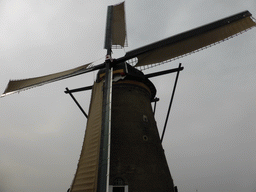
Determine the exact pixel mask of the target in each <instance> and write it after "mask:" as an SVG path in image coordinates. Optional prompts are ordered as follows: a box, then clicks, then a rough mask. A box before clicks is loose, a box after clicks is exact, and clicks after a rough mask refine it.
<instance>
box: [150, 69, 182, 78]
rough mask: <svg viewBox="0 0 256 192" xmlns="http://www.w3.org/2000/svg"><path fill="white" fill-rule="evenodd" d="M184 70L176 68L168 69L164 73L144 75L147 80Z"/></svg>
mask: <svg viewBox="0 0 256 192" xmlns="http://www.w3.org/2000/svg"><path fill="white" fill-rule="evenodd" d="M183 69H184V67H178V68H174V69H169V70H165V71H160V72H156V73H150V74H147V75H145V76H146V77H147V78H151V77H156V76H160V75H165V74H168V73H174V72H178V71H182V70H183Z"/></svg>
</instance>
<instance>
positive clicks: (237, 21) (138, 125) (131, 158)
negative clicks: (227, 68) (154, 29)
mask: <svg viewBox="0 0 256 192" xmlns="http://www.w3.org/2000/svg"><path fill="white" fill-rule="evenodd" d="M250 16H251V14H250V13H249V12H248V11H246V12H242V13H239V14H236V15H234V16H231V17H228V18H225V19H222V20H220V21H216V22H214V23H211V24H208V25H205V26H202V27H199V28H197V29H193V30H191V31H188V32H185V33H182V34H179V35H176V36H173V37H170V38H167V39H164V40H162V41H159V42H156V43H153V44H151V45H148V46H145V47H142V48H139V49H136V50H133V51H130V52H128V53H126V55H125V56H124V57H121V58H118V59H112V58H111V52H112V47H113V46H121V47H123V46H124V45H125V39H126V33H125V31H126V30H125V21H124V4H119V5H115V6H110V7H109V11H108V17H107V18H108V19H107V21H108V22H107V30H106V31H107V32H106V42H105V48H106V49H107V57H106V62H105V63H103V64H101V65H98V66H92V65H90V64H87V65H83V66H81V67H78V68H75V69H71V70H68V71H64V72H61V73H56V74H52V75H46V76H43V77H38V78H32V79H27V80H19V81H11V82H10V83H9V84H8V87H7V89H6V90H5V92H4V95H6V94H9V93H13V92H17V91H20V90H23V89H27V88H30V87H33V86H39V85H43V84H46V83H50V82H53V81H57V80H61V79H64V78H69V77H72V76H76V75H80V74H83V73H87V72H90V71H94V70H98V69H103V68H104V71H101V72H99V75H98V79H97V82H95V84H94V86H93V91H92V99H91V107H90V113H89V116H90V117H89V119H88V123H87V129H86V136H85V140H84V146H83V149H82V153H81V157H80V161H79V165H78V169H77V174H76V176H75V179H74V181H73V184H72V186H71V191H95V190H96V189H97V190H98V191H108V190H112V191H118V190H119V191H122V190H123V191H124V190H125V191H127V190H129V191H174V186H173V182H172V179H171V176H170V172H169V169H168V166H167V163H166V160H165V157H164V153H163V150H162V146H161V142H160V138H159V135H158V132H157V128H156V125H155V120H154V117H153V113H152V109H151V105H150V102H151V101H152V100H153V99H154V96H155V91H154V90H155V88H154V86H153V85H152V84H151V83H150V81H149V80H148V79H147V76H144V75H143V74H141V73H140V72H139V71H137V70H136V69H135V68H133V67H131V66H129V65H128V64H127V63H126V61H128V60H130V59H132V60H133V59H135V60H138V62H137V63H135V64H133V66H134V67H140V66H149V65H155V64H162V63H164V62H169V61H171V60H174V59H175V58H177V57H179V56H182V55H186V54H188V53H191V52H194V51H197V50H200V49H202V48H204V47H206V46H209V45H212V44H214V43H218V42H221V41H223V40H226V39H228V38H229V37H232V36H234V35H236V34H238V33H241V32H243V31H245V30H247V29H249V28H251V27H253V26H255V22H254V21H253V20H252V19H251V18H250ZM130 63H131V64H132V62H130ZM112 78H113V81H114V82H113V84H112ZM102 87H104V92H102ZM120 117H122V118H124V119H125V121H124V120H122V119H120ZM137 118H138V119H137ZM91 139H95V140H91ZM95 148H97V150H95ZM145 157H147V158H145ZM146 165H147V166H146ZM148 167H150V168H148ZM80 171H81V172H80ZM80 176H81V177H80Z"/></svg>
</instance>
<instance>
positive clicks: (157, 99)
mask: <svg viewBox="0 0 256 192" xmlns="http://www.w3.org/2000/svg"><path fill="white" fill-rule="evenodd" d="M159 100H160V99H159V98H157V97H156V98H155V99H154V101H153V102H155V103H154V112H153V114H154V116H155V112H156V103H157V102H158V101H159Z"/></svg>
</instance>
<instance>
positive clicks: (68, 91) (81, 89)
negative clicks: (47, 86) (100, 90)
mask: <svg viewBox="0 0 256 192" xmlns="http://www.w3.org/2000/svg"><path fill="white" fill-rule="evenodd" d="M91 89H92V85H91V86H87V87H81V88H77V89H71V90H70V89H69V90H67V91H64V93H75V92H80V91H87V90H91Z"/></svg>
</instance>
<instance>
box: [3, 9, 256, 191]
mask: <svg viewBox="0 0 256 192" xmlns="http://www.w3.org/2000/svg"><path fill="white" fill-rule="evenodd" d="M119 6H121V5H119ZM119 6H114V7H112V8H109V10H111V9H114V13H113V14H112V15H113V16H116V15H117V14H115V9H118V7H119ZM109 12H111V11H109ZM109 17H111V13H110V14H109ZM108 21H110V23H111V19H109V20H108ZM224 21H225V22H224ZM222 22H224V23H222ZM123 23H124V22H123ZM240 23H241V24H243V26H241V25H240ZM230 25H231V26H232V25H234V26H235V27H238V29H237V31H232V27H231V31H230V33H228V34H225V35H224V36H222V37H218V38H219V39H215V40H213V42H211V41H206V42H202V43H205V44H203V45H201V44H200V45H198V47H197V46H196V45H195V47H193V46H192V47H189V46H188V44H189V45H194V44H193V43H189V42H186V38H187V39H188V40H189V41H190V40H191V41H197V40H198V39H193V38H197V35H198V34H200V33H201V35H202V36H200V35H199V36H198V37H199V39H201V38H203V36H204V35H206V33H207V32H208V31H209V30H210V32H211V30H212V34H208V35H210V37H211V35H213V34H216V33H217V32H216V29H217V30H218V29H220V28H221V29H222V27H223V28H224V29H227V28H229V26H230ZM254 25H255V23H254V22H253V21H252V20H251V19H250V14H249V12H243V13H240V14H237V15H235V16H231V17H229V18H226V19H224V20H221V21H218V22H215V23H212V24H209V25H207V26H204V27H201V28H198V29H195V30H191V31H189V32H186V33H183V34H180V35H177V36H174V37H171V38H168V39H166V40H163V41H160V42H157V43H154V44H151V45H150V46H145V47H142V48H139V49H136V50H134V51H130V52H128V53H127V54H126V55H125V56H124V57H121V58H119V59H116V60H113V61H111V57H110V56H111V50H110V49H111V48H110V44H109V41H106V44H105V45H106V46H105V48H107V50H108V57H107V60H106V63H105V64H102V65H99V66H95V67H92V66H90V65H84V66H81V67H79V68H75V69H72V70H68V71H65V72H62V73H58V74H53V75H49V76H44V77H42V78H34V79H29V80H23V81H22V80H21V81H12V82H10V83H9V86H8V87H7V89H6V91H5V93H4V94H8V93H11V92H13V91H20V90H22V89H27V88H30V87H33V86H38V85H42V84H45V83H49V82H52V81H57V80H61V79H63V78H68V77H71V76H75V75H79V74H82V73H86V72H90V71H92V70H98V69H101V68H103V67H105V66H106V68H110V67H109V66H108V65H113V66H115V65H118V64H119V63H122V62H125V61H127V60H129V59H132V58H134V57H138V60H139V62H138V64H137V66H139V65H145V66H146V65H148V64H154V63H161V62H162V61H163V62H165V61H169V60H171V59H173V58H175V57H176V56H179V55H183V54H186V53H190V52H193V51H194V50H198V49H200V48H202V47H205V46H208V45H210V44H212V43H215V42H219V41H222V40H224V39H226V38H228V37H230V36H233V35H235V34H237V33H240V32H241V31H244V30H246V29H248V28H250V27H252V26H254ZM108 26H109V25H108ZM114 29H115V28H114ZM218 33H219V31H218ZM107 34H111V33H110V32H108V33H107ZM121 36H122V35H121ZM122 37H124V36H122ZM208 37H209V36H208ZM206 38H207V37H206ZM106 39H111V38H106ZM184 40H185V41H184ZM211 40H212V39H211ZM112 41H113V38H112ZM122 42H123V41H122ZM176 42H181V44H178V46H184V45H186V46H184V49H185V50H184V49H179V50H181V52H180V53H177V55H174V56H173V55H172V56H170V55H171V54H170V53H173V52H175V51H174V49H176V47H172V46H173V44H175V43H176ZM182 42H183V43H184V44H182ZM186 43H187V44H186ZM123 45H124V44H122V45H121V46H123ZM169 45H170V46H169ZM165 47H168V49H171V50H168V49H167V50H168V51H167V55H165V54H163V55H161V57H160V58H159V53H163V51H166V50H165V49H162V48H165ZM172 48H173V49H172ZM186 48H191V49H186ZM159 49H161V50H159ZM149 53H150V54H151V55H150V54H149ZM147 54H149V55H148V56H147ZM155 54H157V55H158V56H157V57H154V55H155ZM152 61H153V63H152ZM143 63H144V64H143ZM124 65H126V64H124ZM111 67H112V66H111ZM131 70H132V69H131ZM129 71H130V70H129ZM126 72H127V71H126ZM103 74H104V73H103ZM106 74H108V73H106ZM109 76H111V75H109ZM103 77H104V76H103ZM106 79H108V78H107V75H106ZM105 82H109V83H110V84H111V81H107V80H105ZM105 95H109V93H106V94H105ZM113 97H114V96H113ZM107 103H108V102H107ZM106 111H109V110H106ZM106 116H107V115H106ZM146 118H147V117H145V119H146ZM142 120H143V119H142ZM145 121H146V120H145ZM107 126H108V125H106V126H105V127H107ZM104 130H107V129H104ZM142 139H143V138H142ZM120 182H122V180H120ZM127 183H128V185H129V182H127ZM129 189H132V188H131V186H130V188H129Z"/></svg>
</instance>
